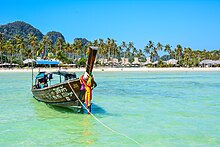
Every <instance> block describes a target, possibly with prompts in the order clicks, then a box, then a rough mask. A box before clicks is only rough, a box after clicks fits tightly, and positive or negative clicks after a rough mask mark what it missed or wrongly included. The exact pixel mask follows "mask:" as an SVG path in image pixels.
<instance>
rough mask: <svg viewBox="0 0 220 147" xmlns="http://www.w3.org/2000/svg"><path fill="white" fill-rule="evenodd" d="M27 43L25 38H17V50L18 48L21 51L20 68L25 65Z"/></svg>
mask: <svg viewBox="0 0 220 147" xmlns="http://www.w3.org/2000/svg"><path fill="white" fill-rule="evenodd" d="M25 44H26V42H25V40H24V38H22V37H20V36H19V37H17V40H16V48H18V49H19V54H20V62H21V63H20V66H22V64H23V52H24V50H25V48H26V45H25Z"/></svg>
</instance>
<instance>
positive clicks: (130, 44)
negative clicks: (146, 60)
mask: <svg viewBox="0 0 220 147" xmlns="http://www.w3.org/2000/svg"><path fill="white" fill-rule="evenodd" d="M134 48H135V47H134V43H133V42H129V43H128V48H127V50H126V52H127V56H128V57H129V58H130V56H131V55H130V52H131V50H133V49H134Z"/></svg>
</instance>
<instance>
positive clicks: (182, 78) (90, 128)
mask: <svg viewBox="0 0 220 147" xmlns="http://www.w3.org/2000/svg"><path fill="white" fill-rule="evenodd" d="M80 74H82V73H77V75H78V76H79V75H80ZM94 75H95V79H96V82H97V83H98V86H97V88H95V89H94V92H93V94H94V95H93V97H94V99H93V103H94V105H93V113H94V114H95V115H96V116H97V118H98V119H99V120H101V121H102V122H103V123H105V124H107V125H108V126H110V127H111V128H113V129H114V130H117V131H119V132H120V133H124V134H126V135H128V136H129V137H131V138H133V139H135V140H137V141H138V142H140V143H141V144H143V145H145V146H168V147H169V146H220V125H219V124H220V117H219V116H220V90H219V89H220V78H219V77H220V72H171V73H169V72H123V71H122V72H96V73H94ZM0 81H1V82H0V99H1V103H0V146H76V145H77V146H137V144H135V143H134V142H132V141H131V140H128V139H127V138H125V137H123V136H119V135H117V134H115V133H113V132H111V131H109V130H107V129H106V128H104V127H103V126H101V125H100V124H99V123H98V122H97V121H96V120H95V119H93V118H92V117H91V116H90V115H87V114H76V113H73V112H72V111H68V110H66V109H61V108H56V107H49V106H47V105H45V104H43V103H39V102H37V101H36V100H35V99H33V98H32V95H31V92H30V87H31V73H0Z"/></svg>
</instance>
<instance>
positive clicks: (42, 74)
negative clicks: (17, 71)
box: [36, 72, 45, 79]
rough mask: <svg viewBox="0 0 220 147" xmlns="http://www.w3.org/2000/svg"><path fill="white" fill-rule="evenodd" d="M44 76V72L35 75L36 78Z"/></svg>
mask: <svg viewBox="0 0 220 147" xmlns="http://www.w3.org/2000/svg"><path fill="white" fill-rule="evenodd" d="M44 77H45V72H41V73H39V74H38V75H37V76H36V79H42V78H44Z"/></svg>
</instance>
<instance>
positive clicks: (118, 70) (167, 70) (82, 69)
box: [0, 67, 220, 72]
mask: <svg viewBox="0 0 220 147" xmlns="http://www.w3.org/2000/svg"><path fill="white" fill-rule="evenodd" d="M57 70H58V68H40V71H48V72H51V71H57ZM61 70H62V71H69V72H84V71H85V68H61ZM31 71H32V69H31V68H23V69H18V68H13V69H8V68H3V69H2V68H0V72H31ZM38 71H39V68H35V69H34V72H38ZM93 71H94V72H123V71H126V72H212V71H219V72H220V67H212V68H211V67H210V68H198V67H197V68H179V67H178V68H147V67H140V68H111V67H100V68H96V67H94V69H93Z"/></svg>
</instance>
